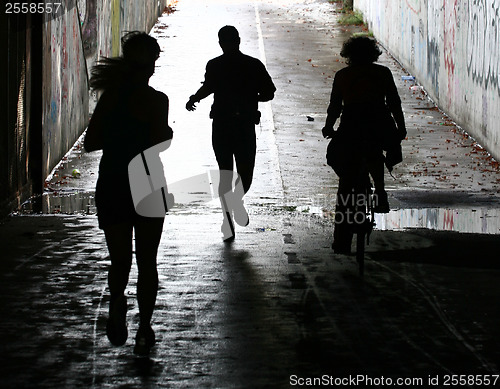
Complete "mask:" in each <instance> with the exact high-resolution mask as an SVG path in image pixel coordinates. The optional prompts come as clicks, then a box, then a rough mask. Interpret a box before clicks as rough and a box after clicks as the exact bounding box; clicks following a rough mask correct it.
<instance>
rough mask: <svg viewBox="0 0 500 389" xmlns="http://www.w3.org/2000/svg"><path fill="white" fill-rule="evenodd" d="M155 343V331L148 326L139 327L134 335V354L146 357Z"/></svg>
mask: <svg viewBox="0 0 500 389" xmlns="http://www.w3.org/2000/svg"><path fill="white" fill-rule="evenodd" d="M155 343H156V338H155V332H154V331H153V329H152V328H151V326H148V327H139V330H138V331H137V335H136V337H135V347H134V354H136V355H138V356H140V357H146V356H148V355H149V353H150V352H151V349H152V348H153V346H154V345H155Z"/></svg>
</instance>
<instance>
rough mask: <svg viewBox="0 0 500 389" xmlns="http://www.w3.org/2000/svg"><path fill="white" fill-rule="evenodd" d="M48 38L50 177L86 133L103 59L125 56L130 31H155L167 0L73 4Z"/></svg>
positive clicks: (46, 169)
mask: <svg viewBox="0 0 500 389" xmlns="http://www.w3.org/2000/svg"><path fill="white" fill-rule="evenodd" d="M65 4H66V5H67V8H66V9H65V10H64V12H61V15H58V17H53V18H50V20H46V22H45V23H44V33H43V40H44V42H43V50H44V52H43V174H44V176H45V177H46V176H47V175H48V174H49V173H50V171H51V170H52V168H53V167H54V166H55V165H56V164H57V163H58V162H59V161H60V160H61V158H62V157H63V156H64V155H65V154H66V152H67V151H68V150H69V149H70V148H71V147H72V145H73V144H74V142H75V141H76V140H77V139H78V137H79V136H80V135H81V134H82V132H83V131H84V130H85V128H86V126H87V124H88V119H89V102H90V105H92V98H90V99H89V90H88V78H89V76H90V70H91V68H92V66H93V65H94V64H95V62H96V61H97V60H98V59H100V58H102V57H103V56H106V57H110V56H117V55H119V54H120V38H121V36H122V35H123V33H124V32H125V31H130V30H142V31H147V32H149V31H150V30H151V28H152V27H153V25H154V23H155V22H156V20H157V19H158V17H159V16H160V15H161V13H162V12H163V10H164V8H165V7H166V5H167V0H68V1H67V2H66V3H65Z"/></svg>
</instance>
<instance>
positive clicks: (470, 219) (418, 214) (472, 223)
mask: <svg viewBox="0 0 500 389" xmlns="http://www.w3.org/2000/svg"><path fill="white" fill-rule="evenodd" d="M375 222H376V223H377V225H376V229H378V230H405V229H410V228H424V229H430V230H437V231H455V232H462V233H476V234H500V208H462V209H452V208H419V209H399V210H395V211H391V212H390V213H388V214H375Z"/></svg>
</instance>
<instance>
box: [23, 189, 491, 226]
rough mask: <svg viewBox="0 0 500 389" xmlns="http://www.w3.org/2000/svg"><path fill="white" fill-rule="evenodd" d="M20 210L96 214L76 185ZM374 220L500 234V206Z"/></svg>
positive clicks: (189, 207)
mask: <svg viewBox="0 0 500 389" xmlns="http://www.w3.org/2000/svg"><path fill="white" fill-rule="evenodd" d="M218 206H219V205H218V203H217V202H212V203H209V204H200V203H192V204H176V205H175V207H174V209H173V210H172V212H174V213H192V212H200V211H204V212H214V211H216V208H217V207H218ZM269 206H270V205H269ZM200 207H201V208H203V210H201V209H200ZM271 207H272V206H271ZM279 211H280V212H283V213H295V214H300V215H304V216H307V215H309V216H313V217H320V218H322V219H327V220H331V221H332V222H333V217H334V213H333V211H331V210H327V209H325V208H322V207H318V206H309V205H306V206H282V207H279ZM20 212H21V213H25V214H27V213H43V214H84V215H92V214H95V213H96V207H95V198H94V192H93V191H80V190H78V189H76V188H66V189H65V190H60V191H59V192H56V193H54V192H46V193H44V194H43V195H42V196H41V197H35V198H32V199H31V200H30V201H28V202H26V203H25V204H23V206H22V207H21V209H20ZM257 212H258V211H257ZM375 222H376V229H377V230H383V231H401V230H408V229H415V228H418V229H429V230H435V231H453V232H461V233H474V234H500V208H487V207H477V208H472V207H459V208H452V207H445V206H443V207H436V208H406V209H397V210H392V211H391V212H389V213H388V214H376V215H375Z"/></svg>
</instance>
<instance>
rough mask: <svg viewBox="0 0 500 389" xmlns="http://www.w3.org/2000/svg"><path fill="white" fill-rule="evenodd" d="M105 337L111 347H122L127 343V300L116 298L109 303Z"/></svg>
mask: <svg viewBox="0 0 500 389" xmlns="http://www.w3.org/2000/svg"><path fill="white" fill-rule="evenodd" d="M106 335H107V336H108V339H109V341H110V342H111V344H112V345H113V346H123V345H124V344H125V342H126V341H127V337H128V330H127V298H126V297H125V296H120V297H117V298H116V299H115V300H114V301H110V303H109V317H108V321H107V323H106Z"/></svg>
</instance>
